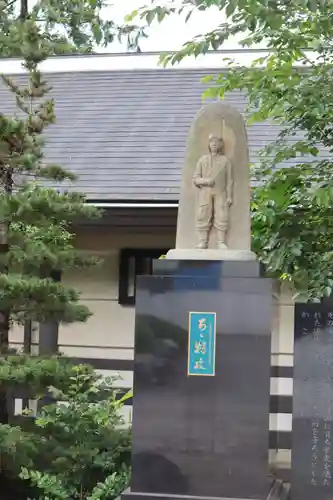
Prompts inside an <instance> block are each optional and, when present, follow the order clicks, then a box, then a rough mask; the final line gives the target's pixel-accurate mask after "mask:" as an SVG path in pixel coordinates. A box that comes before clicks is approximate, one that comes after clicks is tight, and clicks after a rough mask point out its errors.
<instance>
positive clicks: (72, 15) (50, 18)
mask: <svg viewBox="0 0 333 500" xmlns="http://www.w3.org/2000/svg"><path fill="white" fill-rule="evenodd" d="M107 6H108V2H106V1H105V0H66V2H63V1H60V0H37V1H36V2H31V3H30V2H29V3H28V0H1V1H0V33H1V35H0V57H13V56H17V57H23V58H25V57H26V50H27V48H28V46H29V42H30V39H29V36H27V33H28V31H29V30H28V24H29V23H30V22H32V23H33V24H35V25H36V26H38V28H39V30H40V35H41V36H40V46H41V49H42V51H43V52H45V53H46V54H47V56H51V55H62V54H68V53H89V52H93V50H94V47H95V46H104V47H106V46H107V45H109V44H110V43H112V42H113V41H114V40H126V41H127V46H128V48H129V49H130V50H139V47H138V40H139V38H140V37H142V36H145V33H144V30H143V29H142V28H140V27H138V26H136V25H133V26H130V27H129V26H126V25H118V24H117V23H115V22H113V21H112V20H105V19H103V16H102V13H103V9H105V8H106V7H107ZM28 50H29V49H28Z"/></svg>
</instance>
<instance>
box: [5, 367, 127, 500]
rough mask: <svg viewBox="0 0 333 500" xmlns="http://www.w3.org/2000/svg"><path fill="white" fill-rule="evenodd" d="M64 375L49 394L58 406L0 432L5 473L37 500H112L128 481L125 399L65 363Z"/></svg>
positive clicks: (110, 383) (106, 382) (89, 373)
mask: <svg viewBox="0 0 333 500" xmlns="http://www.w3.org/2000/svg"><path fill="white" fill-rule="evenodd" d="M45 362H46V360H45ZM48 362H49V363H50V360H49V361H48ZM53 362H54V360H53ZM39 363H43V362H42V361H39ZM58 363H60V362H59V360H58ZM60 365H61V363H60ZM23 366H24V369H25V370H26V365H23V364H22V367H23ZM53 368H54V367H53ZM64 368H65V369H64ZM44 369H45V366H43V370H42V371H43V372H44V373H45V370H44ZM64 374H66V376H59V377H58V380H55V382H56V385H55V386H53V387H50V388H49V391H50V393H51V394H52V396H53V397H54V398H55V399H56V400H57V401H58V403H53V404H49V405H46V406H43V407H42V408H41V410H40V412H39V413H38V415H37V417H36V420H35V425H34V426H30V427H29V430H27V428H25V427H24V419H23V420H22V422H23V426H21V427H18V426H9V425H1V426H0V453H1V455H2V457H3V459H4V460H5V463H6V464H7V471H8V470H9V471H11V473H12V475H14V476H15V475H16V474H19V475H20V477H21V478H22V479H25V480H28V481H29V483H30V484H31V485H32V486H33V487H35V491H36V498H38V499H41V500H42V499H43V500H45V499H46V498H47V499H49V500H58V499H66V500H68V499H69V498H72V499H73V500H74V499H80V500H83V499H86V500H98V499H99V500H106V499H112V498H116V497H117V496H118V495H119V494H120V493H121V492H122V491H123V490H124V489H125V488H126V486H127V485H128V481H129V473H130V470H129V465H130V430H129V429H128V427H127V426H126V425H124V421H123V419H122V417H121V414H120V410H121V408H122V406H123V405H124V402H125V400H126V399H127V398H128V397H131V394H130V393H129V394H127V395H125V396H124V397H123V398H119V396H118V395H117V391H116V390H115V389H114V387H113V381H112V380H111V379H102V377H101V376H99V375H97V374H96V373H95V372H94V371H93V370H92V368H91V367H89V366H85V365H76V366H71V367H70V366H69V365H67V363H65V365H64V366H63V371H62V375H64ZM1 375H2V374H1V373H0V377H1ZM44 382H45V379H44ZM26 418H27V419H28V417H26Z"/></svg>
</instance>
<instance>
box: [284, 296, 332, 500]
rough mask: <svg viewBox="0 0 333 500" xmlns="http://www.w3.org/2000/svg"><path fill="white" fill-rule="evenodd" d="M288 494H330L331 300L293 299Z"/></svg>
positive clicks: (301, 497) (322, 497)
mask: <svg viewBox="0 0 333 500" xmlns="http://www.w3.org/2000/svg"><path fill="white" fill-rule="evenodd" d="M294 345H295V347H294V391H293V393H294V401H293V454H292V457H293V458H292V473H293V479H292V491H293V500H313V499H314V498H316V500H332V499H333V462H332V456H333V455H332V438H333V419H332V414H333V302H332V300H327V301H326V302H324V301H323V302H320V303H319V302H318V303H307V304H301V303H299V304H296V306H295V344H294Z"/></svg>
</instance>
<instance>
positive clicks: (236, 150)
mask: <svg viewBox="0 0 333 500" xmlns="http://www.w3.org/2000/svg"><path fill="white" fill-rule="evenodd" d="M207 143H208V144H207ZM207 146H208V147H207ZM166 259H173V260H217V261H218V260H225V261H228V260H237V261H244V260H255V259H256V256H255V254H254V253H253V252H252V251H251V217H250V172H249V149H248V141H247V133H246V127H245V122H244V118H243V116H242V114H241V113H240V112H239V111H238V109H236V108H234V107H233V106H230V105H229V104H227V103H226V102H225V101H216V102H211V103H209V104H206V105H204V106H203V107H202V108H201V109H200V110H199V111H198V113H197V114H196V116H195V118H194V120H193V122H192V124H191V127H190V130H189V134H188V140H187V147H186V153H185V158H184V164H183V168H182V179H181V186H180V198H179V207H178V217H177V235H176V245H175V248H172V249H170V250H169V251H168V253H167V254H166Z"/></svg>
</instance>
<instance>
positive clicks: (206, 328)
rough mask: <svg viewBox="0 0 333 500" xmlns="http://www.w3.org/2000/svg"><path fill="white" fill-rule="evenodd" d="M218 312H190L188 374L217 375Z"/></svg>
mask: <svg viewBox="0 0 333 500" xmlns="http://www.w3.org/2000/svg"><path fill="white" fill-rule="evenodd" d="M215 348H216V313H214V312H190V313H189V331H188V365H187V374H188V375H206V376H214V375H215Z"/></svg>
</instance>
